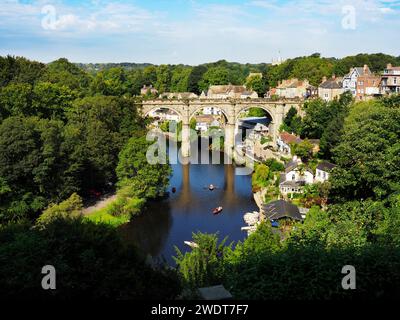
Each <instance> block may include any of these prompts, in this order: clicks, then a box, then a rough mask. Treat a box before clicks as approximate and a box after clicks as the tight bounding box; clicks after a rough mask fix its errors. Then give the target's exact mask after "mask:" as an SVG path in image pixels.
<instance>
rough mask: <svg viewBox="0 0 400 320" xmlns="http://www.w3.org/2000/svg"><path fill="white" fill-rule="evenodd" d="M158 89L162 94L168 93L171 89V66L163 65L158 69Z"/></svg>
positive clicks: (156, 85)
mask: <svg viewBox="0 0 400 320" xmlns="http://www.w3.org/2000/svg"><path fill="white" fill-rule="evenodd" d="M155 87H156V89H157V90H158V91H159V92H160V93H163V92H167V91H169V89H170V87H171V71H170V68H169V66H167V65H165V64H163V65H160V66H159V67H158V68H157V80H156V84H155Z"/></svg>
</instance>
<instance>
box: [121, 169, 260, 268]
mask: <svg viewBox="0 0 400 320" xmlns="http://www.w3.org/2000/svg"><path fill="white" fill-rule="evenodd" d="M172 169H173V175H172V177H171V180H170V186H169V188H168V191H170V195H169V197H167V198H166V199H164V200H161V201H157V202H153V203H151V204H149V205H148V207H147V208H146V210H145V211H144V213H143V214H142V215H140V216H138V217H135V218H134V219H132V221H131V222H130V223H129V224H127V225H125V226H124V227H123V228H122V232H123V234H124V236H125V237H126V238H127V240H129V241H132V242H134V243H135V244H137V245H138V246H139V247H140V248H142V250H144V252H146V253H148V254H150V255H151V256H152V257H163V258H165V260H166V261H167V262H168V263H169V264H174V261H173V259H172V256H173V255H175V249H174V246H177V247H178V248H179V249H180V250H181V251H183V252H185V251H188V250H190V248H189V247H187V246H186V245H185V244H184V243H183V242H184V241H185V240H191V239H192V232H197V231H201V232H206V233H216V232H219V235H220V239H223V238H224V237H225V236H228V237H229V238H228V242H231V241H238V240H243V239H244V238H245V237H246V233H245V232H243V231H241V230H240V228H241V227H242V226H244V222H243V215H244V213H246V212H249V211H254V210H258V208H257V205H256V204H255V202H254V199H253V195H252V191H251V175H247V176H240V175H235V170H236V168H235V166H234V165H224V164H220V165H214V164H209V165H205V164H203V165H202V164H197V165H194V164H189V165H181V164H176V165H172ZM211 183H212V184H214V185H215V186H217V189H216V190H214V191H209V190H208V189H207V188H206V186H208V185H209V184H211ZM172 187H175V188H176V192H175V193H172V192H171V189H172ZM218 206H223V208H224V210H223V211H222V213H221V214H219V215H217V216H214V215H213V214H212V210H213V209H214V208H215V207H218Z"/></svg>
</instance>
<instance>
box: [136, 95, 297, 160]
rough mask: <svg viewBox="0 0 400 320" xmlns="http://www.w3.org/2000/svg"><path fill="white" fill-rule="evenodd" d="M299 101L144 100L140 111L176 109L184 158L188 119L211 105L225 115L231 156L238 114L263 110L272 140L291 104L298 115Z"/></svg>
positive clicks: (188, 135)
mask: <svg viewBox="0 0 400 320" xmlns="http://www.w3.org/2000/svg"><path fill="white" fill-rule="evenodd" d="M301 105H302V102H301V101H290V100H283V101H272V100H269V99H251V100H248V99H246V100H243V99H241V100H228V99H226V100H221V99H191V100H163V99H159V100H145V101H143V102H142V103H141V113H142V115H143V116H147V115H148V114H149V113H150V112H151V111H153V110H157V109H159V108H167V109H170V110H173V111H174V112H176V113H177V114H178V115H179V117H180V119H181V120H182V146H181V152H182V155H183V156H184V157H188V156H190V139H189V138H190V127H189V123H190V119H191V118H192V117H193V116H194V115H195V114H196V113H197V112H198V111H200V110H202V109H204V108H206V107H214V108H218V109H220V110H221V112H222V113H223V114H224V115H225V117H226V120H227V123H226V125H225V152H226V153H227V154H228V155H232V150H233V149H234V146H235V125H236V121H237V120H238V117H239V114H240V113H241V112H243V111H245V110H247V109H250V108H261V109H264V110H265V111H267V113H268V114H269V115H270V117H271V119H272V121H271V124H270V133H271V134H272V137H273V141H274V143H275V142H276V139H277V136H278V131H279V128H280V126H281V125H282V123H283V120H284V118H285V116H286V114H287V112H288V111H289V110H290V108H292V107H294V108H296V109H297V111H298V113H299V114H301Z"/></svg>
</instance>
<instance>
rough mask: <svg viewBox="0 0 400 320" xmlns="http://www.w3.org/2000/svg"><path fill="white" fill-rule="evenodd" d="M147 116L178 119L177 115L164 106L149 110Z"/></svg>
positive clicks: (161, 119) (163, 119) (166, 119)
mask: <svg viewBox="0 0 400 320" xmlns="http://www.w3.org/2000/svg"><path fill="white" fill-rule="evenodd" d="M149 117H151V118H155V119H157V120H160V121H161V122H162V121H176V122H178V121H179V115H178V114H177V113H175V112H174V111H172V110H170V109H166V108H160V109H156V110H153V111H150V112H149Z"/></svg>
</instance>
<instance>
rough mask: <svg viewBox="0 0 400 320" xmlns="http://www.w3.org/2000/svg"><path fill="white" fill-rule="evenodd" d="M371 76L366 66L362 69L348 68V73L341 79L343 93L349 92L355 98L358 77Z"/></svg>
mask: <svg viewBox="0 0 400 320" xmlns="http://www.w3.org/2000/svg"><path fill="white" fill-rule="evenodd" d="M371 74H372V73H371V70H370V69H369V67H368V66H367V65H364V67H356V68H350V72H349V73H348V74H347V75H345V76H344V77H343V89H344V91H350V92H351V93H352V95H353V96H355V95H356V94H357V81H358V77H360V76H364V75H371Z"/></svg>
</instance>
